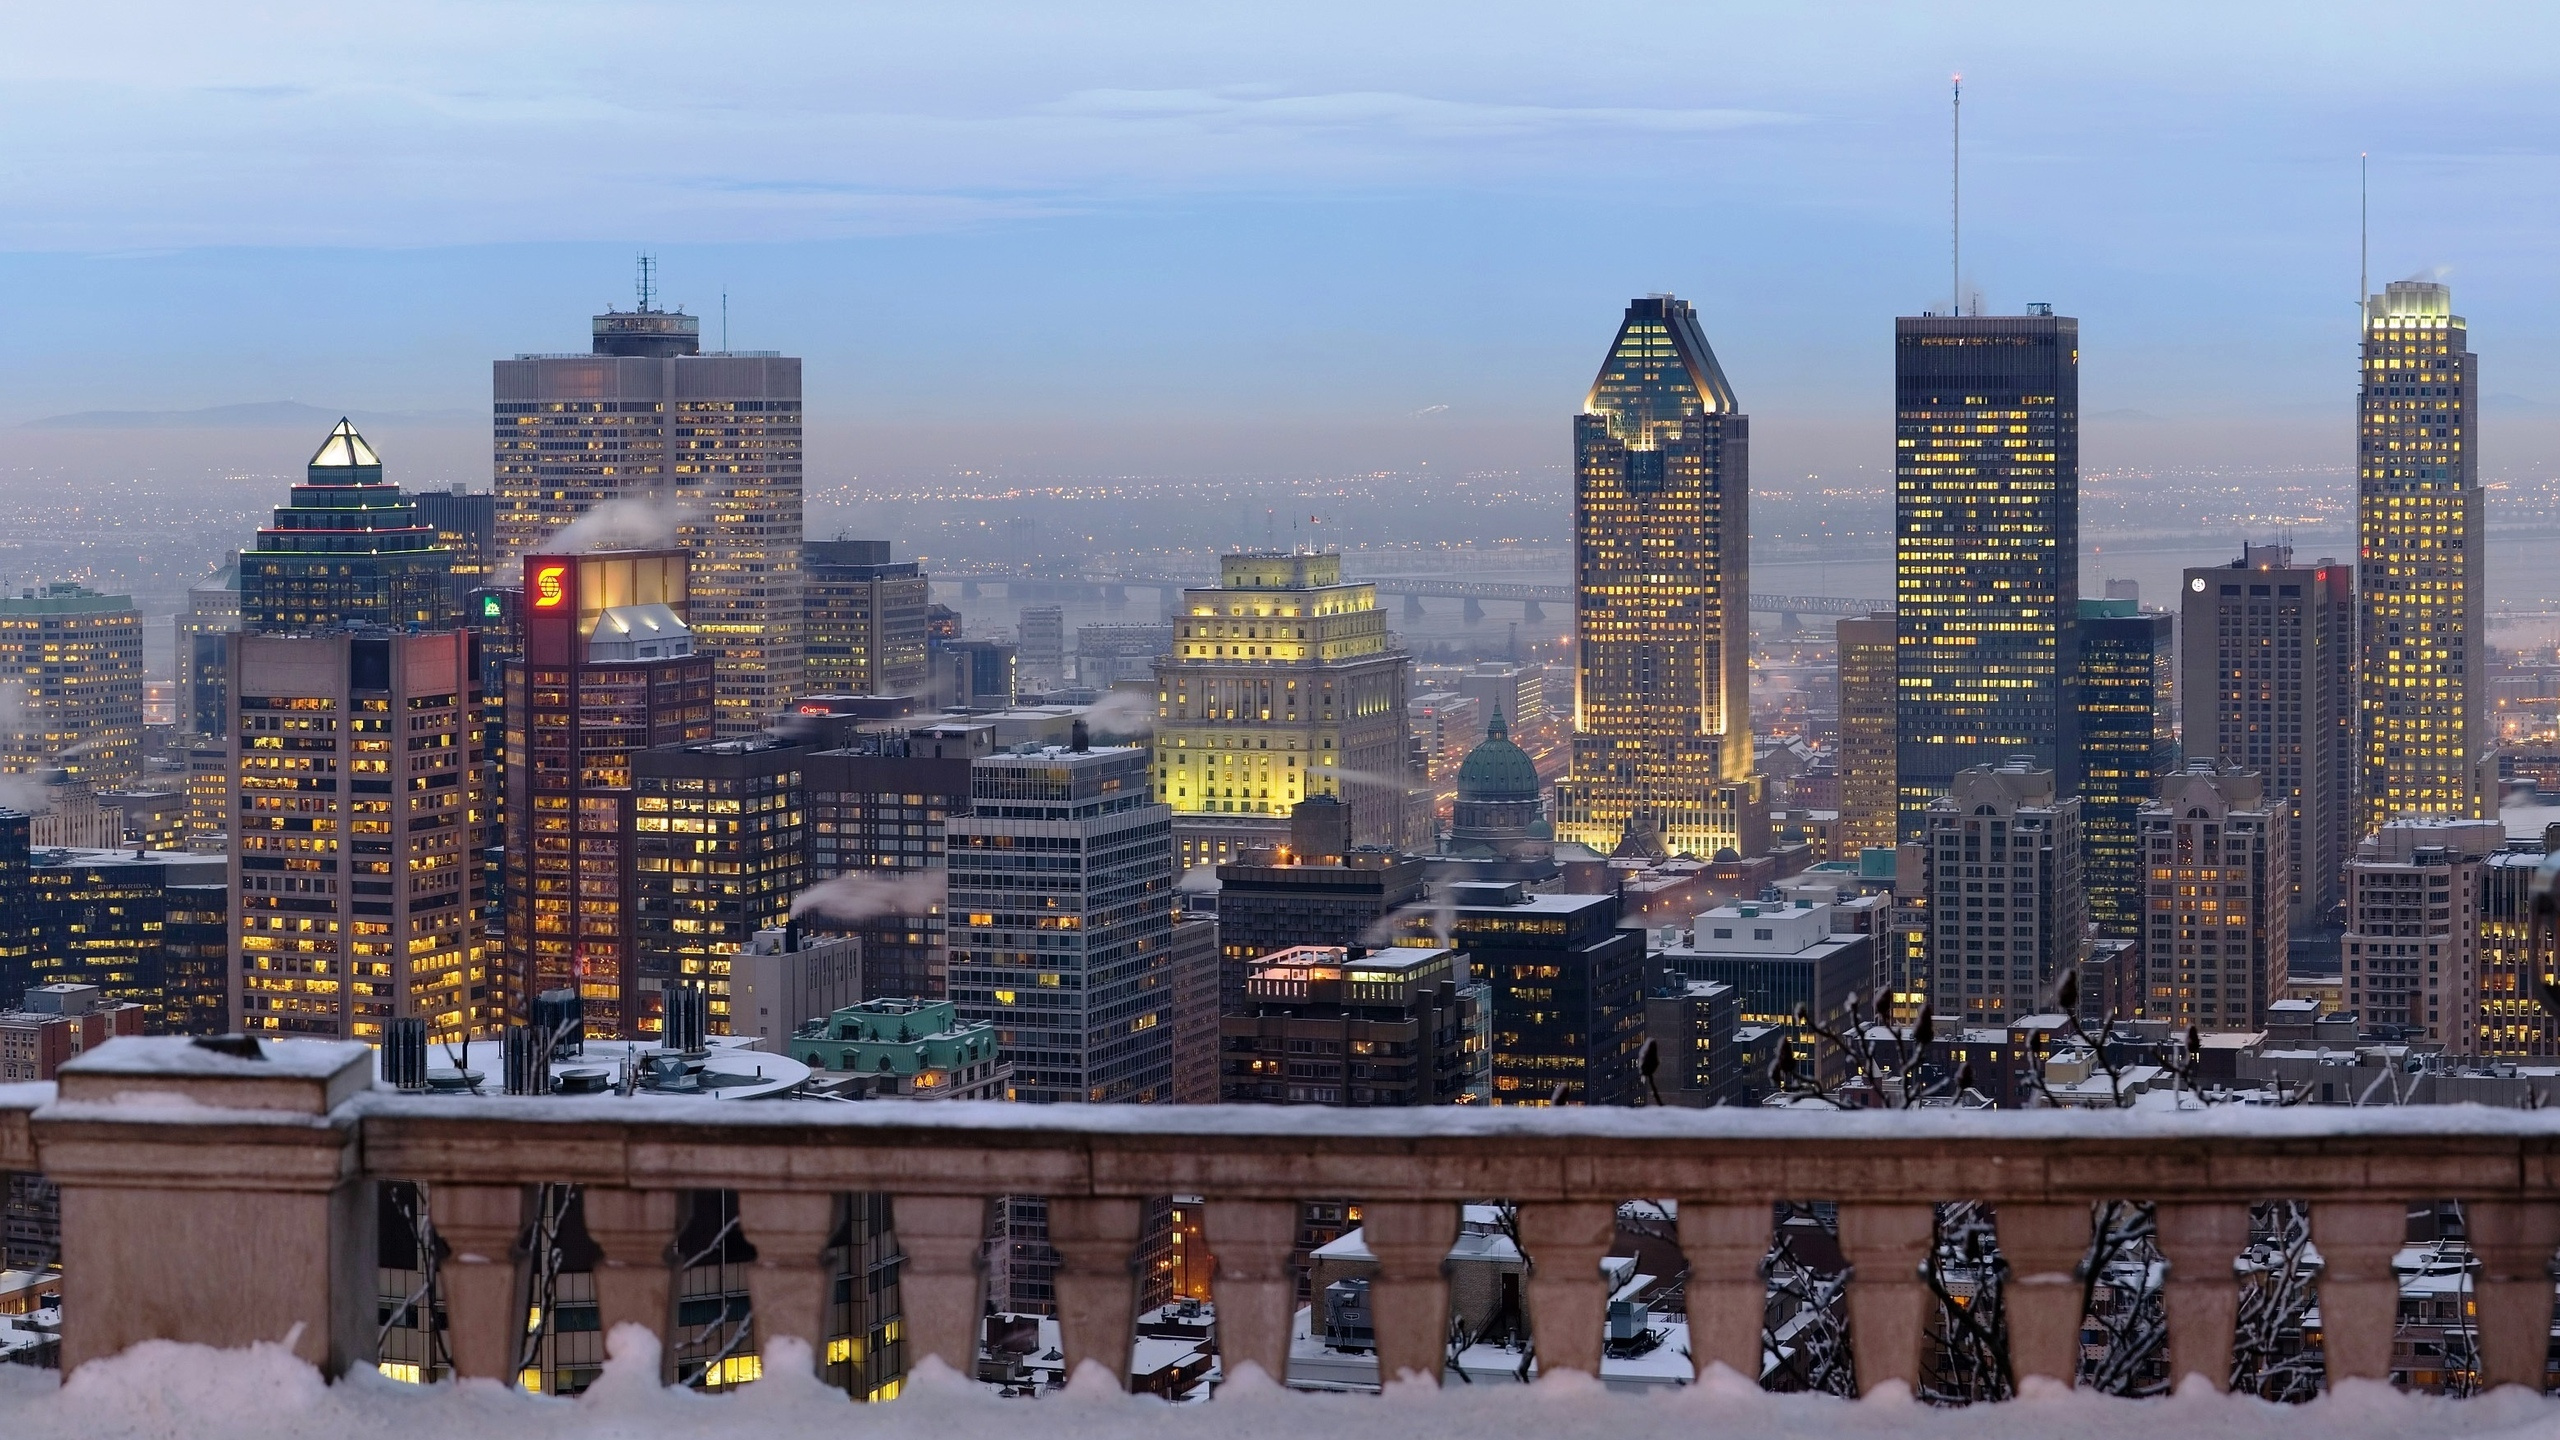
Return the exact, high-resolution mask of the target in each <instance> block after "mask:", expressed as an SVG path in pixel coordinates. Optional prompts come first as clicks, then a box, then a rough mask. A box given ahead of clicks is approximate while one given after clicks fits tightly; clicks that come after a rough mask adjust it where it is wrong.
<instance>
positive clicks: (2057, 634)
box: [1893, 306, 2083, 839]
mask: <svg viewBox="0 0 2560 1440" xmlns="http://www.w3.org/2000/svg"><path fill="white" fill-rule="evenodd" d="M2030 308H2031V309H2032V310H2034V312H2035V313H2032V314H2027V315H1918V316H1904V317H1902V318H1900V319H1897V320H1895V321H1894V322H1893V385H1894V442H1893V443H1894V560H1893V564H1894V580H1893V584H1894V614H1895V617H1896V630H1895V639H1896V641H1897V644H1896V647H1895V651H1896V658H1897V660H1898V662H1899V684H1900V687H1901V697H1902V698H1901V703H1900V704H1899V705H1898V706H1897V707H1896V709H1897V711H1898V712H1899V713H1898V717H1897V718H1898V722H1899V723H1898V724H1897V726H1896V730H1897V735H1896V748H1897V750H1898V766H1897V768H1898V770H1899V773H1900V780H1899V782H1898V784H1899V787H1900V790H1901V799H1902V804H1901V809H1902V834H1903V838H1904V839H1917V838H1918V837H1919V835H1920V833H1921V831H1922V830H1924V829H1925V828H1927V825H1928V821H1927V820H1926V818H1925V817H1926V813H1927V811H1928V808H1929V802H1930V801H1931V800H1933V799H1935V798H1936V797H1938V796H1940V795H1943V794H1945V793H1946V792H1947V787H1948V786H1949V785H1950V784H1952V783H1953V782H1954V780H1955V777H1956V774H1957V772H1959V771H1961V770H1964V769H1966V768H1968V767H1970V766H1974V765H1999V764H2007V763H2009V761H2010V757H2012V756H2018V755H2029V756H2033V757H2034V760H2035V765H2034V768H2036V769H2039V770H2041V769H2048V768H2049V769H2051V770H2052V771H2053V772H2054V793H2055V794H2057V795H2064V796H2069V795H2077V794H2079V793H2080V786H2081V780H2082V773H2083V767H2082V765H2081V757H2080V737H2079V725H2078V723H2077V716H2076V714H2075V713H2074V710H2073V706H2072V684H2071V682H2072V679H2073V675H2074V671H2075V669H2076V667H2077V666H2078V664H2079V649H2080V643H2079V642H2080V633H2079V601H2080V322H2079V321H2077V320H2073V319H2069V318H2066V317H2062V316H2057V315H2055V314H2053V313H2052V307H2051V306H2036V307H2030Z"/></svg>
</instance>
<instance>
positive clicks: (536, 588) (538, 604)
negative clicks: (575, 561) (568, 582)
mask: <svg viewBox="0 0 2560 1440" xmlns="http://www.w3.org/2000/svg"><path fill="white" fill-rule="evenodd" d="M568 573H569V567H568V566H566V565H545V566H543V567H542V568H541V569H539V570H536V571H534V572H533V608H534V609H536V610H552V609H557V608H558V607H559V604H560V602H561V600H562V599H564V598H566V596H567V594H568V591H567V589H566V587H564V586H563V585H562V584H561V583H560V580H561V577H562V576H564V575H567V574H568Z"/></svg>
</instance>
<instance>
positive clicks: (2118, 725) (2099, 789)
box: [2072, 600, 2178, 939]
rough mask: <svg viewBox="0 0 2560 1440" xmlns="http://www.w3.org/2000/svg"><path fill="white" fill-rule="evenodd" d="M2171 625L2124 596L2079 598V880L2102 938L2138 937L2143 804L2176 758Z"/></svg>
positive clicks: (2075, 684)
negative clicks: (2172, 720)
mask: <svg viewBox="0 0 2560 1440" xmlns="http://www.w3.org/2000/svg"><path fill="white" fill-rule="evenodd" d="M2174 632H2175V626H2174V624H2173V623H2172V622H2171V620H2170V619H2169V617H2168V616H2166V615H2158V614H2149V615H2146V614H2144V613H2143V611H2142V607H2141V606H2140V605H2138V604H2136V603H2135V602H2133V601H2131V600H2082V601H2081V602H2080V663H2079V666H2078V667H2077V671H2076V673H2075V675H2074V676H2073V681H2072V704H2073V707H2074V708H2075V709H2077V710H2078V711H2079V718H2080V768H2081V782H2080V787H2081V788H2080V799H2081V805H2080V845H2081V850H2082V866H2081V876H2082V878H2083V879H2084V880H2085V881H2086V882H2087V884H2088V886H2089V921H2090V923H2091V924H2093V925H2095V926H2097V927H2098V933H2099V934H2101V935H2109V936H2115V937H2118V938H2121V939H2131V938H2133V937H2134V936H2137V935H2140V934H2141V933H2142V900H2143V894H2142V890H2143V879H2142V833H2141V832H2142V807H2143V806H2144V805H2145V804H2146V803H2148V802H2149V801H2150V799H2151V797H2152V796H2154V795H2156V794H2158V793H2159V783H2160V777H2162V776H2164V775H2166V774H2168V773H2169V772H2170V771H2171V770H2172V769H2174V768H2175V767H2176V766H2177V763H2178V739H2177V732H2176V730H2175V729H2174V728H2172V726H2171V724H2170V716H2169V690H2170V678H2169V677H2170V676H2171V675H2172V674H2174V673H2175V671H2176V666H2177V660H2176V657H2175V654H2174V647H2173V645H2172V636H2173V634H2174Z"/></svg>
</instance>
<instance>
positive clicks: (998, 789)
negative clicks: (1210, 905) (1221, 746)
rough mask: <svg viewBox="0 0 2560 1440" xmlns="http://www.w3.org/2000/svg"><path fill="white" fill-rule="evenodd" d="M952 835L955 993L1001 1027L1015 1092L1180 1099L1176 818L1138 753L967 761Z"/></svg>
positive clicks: (1064, 1097)
mask: <svg viewBox="0 0 2560 1440" xmlns="http://www.w3.org/2000/svg"><path fill="white" fill-rule="evenodd" d="M970 793H971V811H970V813H969V814H967V815H962V816H954V817H952V818H951V820H950V821H949V822H948V824H947V825H946V826H945V828H946V830H947V831H948V832H949V835H950V845H951V853H950V869H951V900H950V916H951V999H952V1001H953V1002H954V1003H955V1004H957V1005H958V1006H959V1008H960V1015H961V1018H963V1019H966V1020H985V1021H988V1022H990V1023H992V1024H994V1025H995V1027H996V1029H997V1031H998V1041H999V1043H1000V1044H1002V1045H1003V1047H1004V1052H1005V1056H1006V1058H1007V1059H1009V1060H1011V1061H1012V1062H1013V1093H1012V1094H1011V1095H1009V1096H1008V1097H1006V1098H1008V1099H1013V1100H1021V1101H1026V1102H1030V1103H1034V1104H1054V1103H1059V1102H1073V1101H1095V1102H1103V1101H1132V1102H1142V1103H1155V1104H1162V1103H1166V1102H1169V1101H1170V1100H1171V1099H1172V1098H1173V1029H1174V1027H1173V1024H1172V1020H1173V992H1172V987H1171V986H1170V985H1169V984H1168V983H1167V981H1168V980H1169V979H1170V978H1171V977H1170V975H1169V974H1168V968H1169V965H1170V963H1171V958H1172V951H1171V946H1172V940H1173V832H1172V815H1171V813H1170V812H1168V811H1167V810H1166V808H1165V807H1164V806H1162V805H1160V804H1156V803H1155V802H1153V801H1152V800H1150V799H1149V798H1148V795H1147V752H1146V751H1144V750H1141V749H1135V748H1131V747H1126V746H1108V747H1097V748H1093V749H1076V748H1069V747H1061V746H1054V745H1052V746H1046V747H1043V748H1041V749H1039V750H1037V751H1033V752H1030V753H1022V754H1010V755H990V756H987V757H986V758H984V759H982V760H979V761H977V762H976V763H975V764H974V765H973V766H972V767H971V772H970Z"/></svg>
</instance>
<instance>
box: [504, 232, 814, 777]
mask: <svg viewBox="0 0 2560 1440" xmlns="http://www.w3.org/2000/svg"><path fill="white" fill-rule="evenodd" d="M654 299H655V297H654V296H653V295H652V294H651V292H650V291H649V289H648V287H647V283H646V281H645V279H644V281H643V284H642V289H641V292H640V301H639V308H638V309H636V310H632V311H619V310H609V311H607V312H606V313H604V314H602V315H598V316H596V317H595V323H594V326H593V339H592V348H591V353H588V354H584V355H519V356H517V357H516V358H514V359H513V360H500V361H498V362H497V363H496V365H495V367H494V373H493V375H492V377H491V388H492V390H493V392H494V394H495V397H496V424H495V451H496V470H497V494H498V549H499V561H498V565H497V575H498V577H499V578H500V579H501V580H502V581H507V582H512V581H513V580H514V579H515V574H514V572H515V571H516V570H517V569H518V567H519V565H520V564H521V562H522V560H523V558H524V557H525V556H526V555H528V554H530V553H532V552H533V551H535V550H542V549H550V548H553V547H554V545H555V541H554V539H553V538H552V537H553V536H554V534H555V532H557V531H558V530H560V529H561V528H562V527H563V526H566V525H567V524H568V523H569V522H570V521H572V520H575V519H576V518H578V517H579V516H580V515H583V514H585V513H586V512H588V511H589V510H591V509H594V508H595V507H596V506H598V505H602V504H605V503H607V502H610V501H627V502H631V503H630V504H629V505H627V506H624V507H617V510H616V511H615V513H614V517H613V519H612V521H611V523H610V526H609V527H608V528H612V527H618V529H619V533H618V534H617V535H616V536H615V537H614V538H617V539H618V540H619V541H620V543H622V544H625V545H630V546H651V545H656V544H662V543H664V541H665V540H666V538H667V536H666V534H665V531H666V529H667V528H669V527H670V525H671V526H672V528H673V530H674V538H675V539H676V541H677V542H678V543H679V544H681V545H682V546H683V547H684V548H685V549H686V550H688V551H691V552H692V555H693V610H692V615H691V622H692V627H693V643H694V646H695V648H696V650H697V652H698V653H700V654H703V655H707V656H709V657H710V658H711V661H712V665H713V667H714V670H715V672H716V673H717V674H718V676H719V681H718V687H719V688H718V700H717V702H716V705H715V709H716V710H717V712H718V716H719V720H718V726H719V731H720V733H721V734H723V735H750V734H754V733H755V732H756V731H758V730H759V729H761V728H762V727H763V725H764V724H765V722H767V721H768V720H770V719H772V718H773V717H774V716H775V715H777V714H779V713H780V712H781V711H782V709H783V707H784V706H786V705H788V704H790V703H791V702H792V701H794V700H797V699H798V698H800V693H801V690H802V688H803V675H802V666H803V652H802V639H801V595H800V540H801V511H800V490H801V479H800V477H801V459H800V422H801V409H800V362H799V361H798V360H797V359H795V358H793V357H790V356H785V355H779V354H775V353H773V352H771V351H763V350H755V351H734V352H727V353H715V354H708V355H706V354H704V353H702V341H701V327H702V322H701V320H700V319H698V318H697V317H695V316H692V315H685V314H681V313H671V312H668V311H665V310H660V309H657V308H656V307H655V304H654ZM599 523H600V524H603V523H605V522H599ZM571 548H575V547H571Z"/></svg>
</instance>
